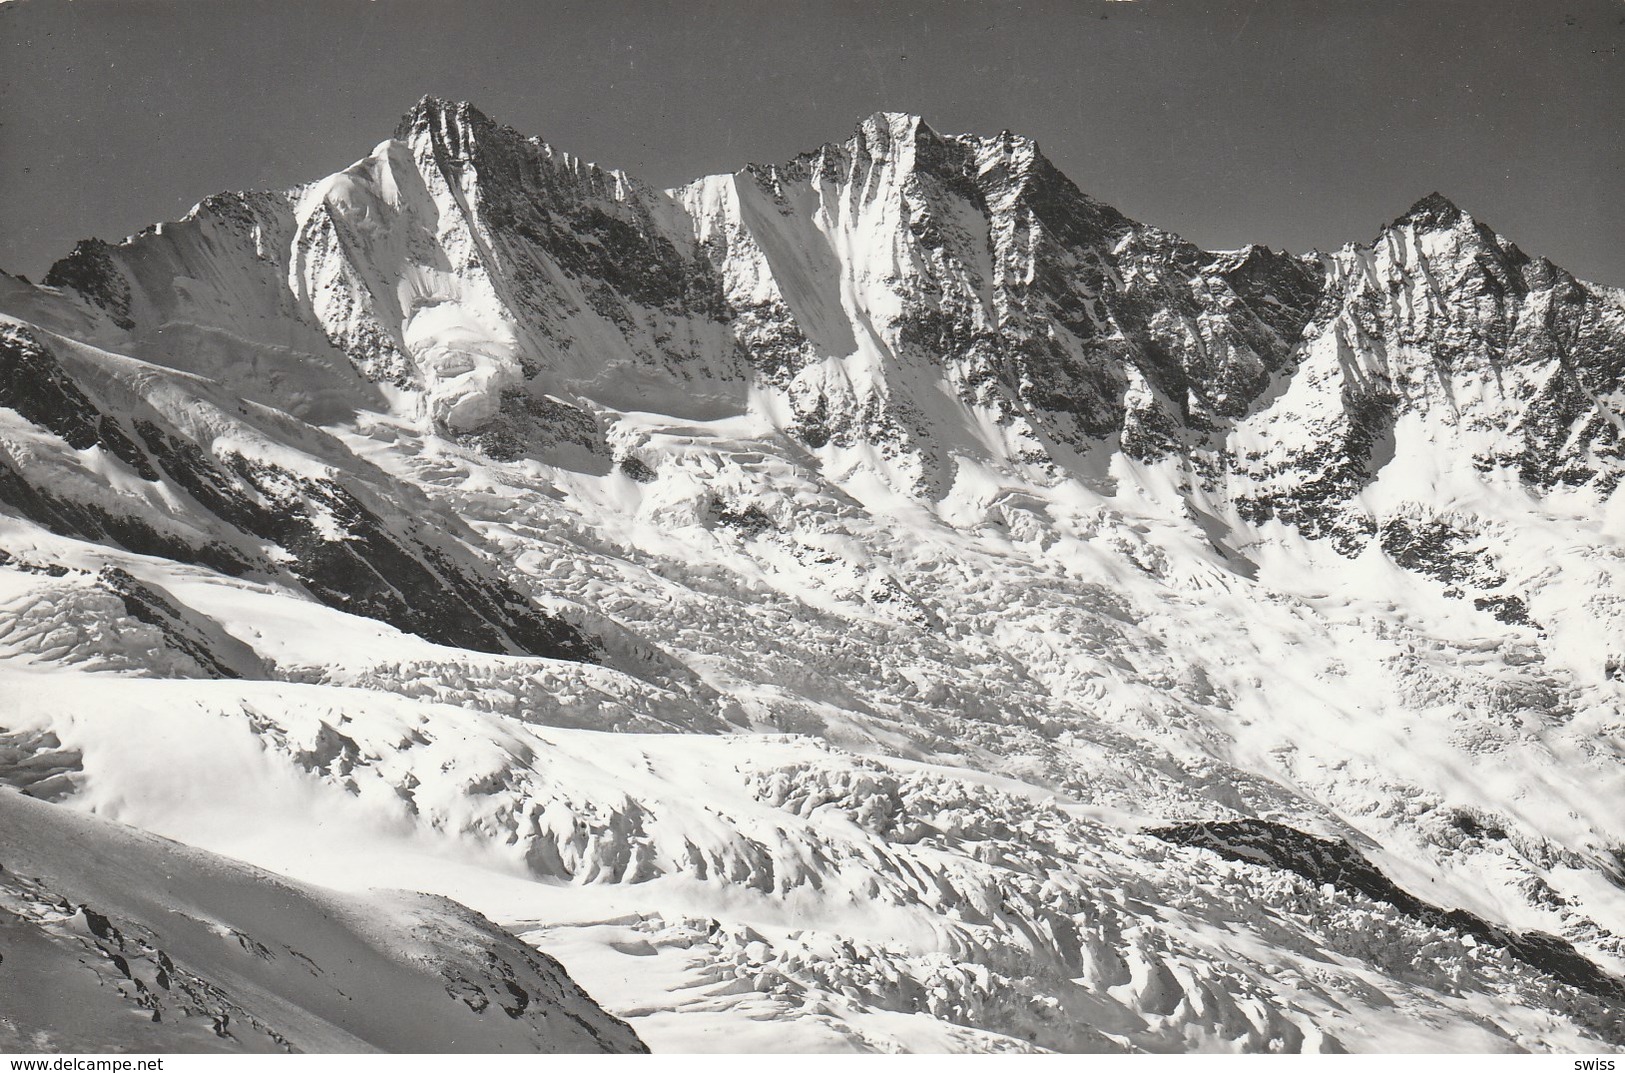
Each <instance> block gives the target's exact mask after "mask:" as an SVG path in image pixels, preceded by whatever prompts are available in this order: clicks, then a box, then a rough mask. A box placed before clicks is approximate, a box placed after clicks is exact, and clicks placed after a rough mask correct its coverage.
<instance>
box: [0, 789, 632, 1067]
mask: <svg viewBox="0 0 1625 1073" xmlns="http://www.w3.org/2000/svg"><path fill="white" fill-rule="evenodd" d="M0 866H3V871H0V944H3V947H4V954H5V960H4V962H3V963H0V973H3V974H4V976H3V977H0V979H3V980H4V981H5V995H6V999H5V1002H4V1005H3V1006H0V1046H4V1048H5V1049H6V1050H8V1051H11V1052H13V1053H15V1052H17V1051H31V1050H69V1051H87V1050H89V1051H94V1050H100V1049H103V1048H110V1047H111V1048H118V1049H124V1050H140V1051H279V1050H280V1051H372V1050H390V1051H448V1050H449V1051H516V1052H537V1051H541V1052H561V1051H607V1052H628V1051H639V1050H642V1049H643V1048H642V1046H641V1044H640V1043H639V1042H638V1039H637V1037H636V1036H635V1035H634V1034H633V1033H632V1031H631V1030H630V1029H629V1028H627V1027H626V1025H625V1024H623V1023H622V1022H620V1021H617V1020H616V1019H615V1018H613V1017H611V1016H609V1015H608V1014H606V1013H604V1011H603V1010H601V1009H599V1008H598V1006H597V1004H595V1003H594V1002H593V1001H592V1000H591V999H590V998H588V997H587V996H586V994H585V993H583V992H582V990H581V989H580V988H579V987H577V986H576V985H575V983H574V982H573V981H571V979H570V978H569V977H568V976H567V975H565V973H564V970H563V969H562V968H560V967H559V964H558V963H557V962H556V961H553V960H552V959H551V958H548V957H547V956H545V955H542V954H538V953H537V952H536V951H534V950H531V949H529V948H528V947H526V946H525V945H524V944H523V943H521V942H519V941H518V940H517V939H515V938H514V937H513V936H511V935H508V934H507V933H505V932H503V931H501V930H500V929H498V928H497V927H495V926H494V925H492V924H491V923H490V922H488V921H486V920H485V919H484V918H482V917H481V916H480V915H479V914H477V913H474V912H471V911H470V910H468V909H465V908H464V907H462V906H460V905H458V904H456V903H455V902H452V901H450V900H448V899H445V898H436V897H433V896H430V895H423V894H407V893H405V892H400V891H374V892H371V893H370V894H369V895H368V896H366V897H364V898H360V897H354V896H348V895H341V894H338V893H335V892H333V891H328V890H323V889H321V888H318V887H308V886H304V885H302V884H298V883H294V882H291V881H289V880H286V879H281V878H278V877H276V876H273V875H270V874H268V873H266V872H263V871H261V870H260V869H257V868H253V867H250V866H248V865H245V864H241V863H239V862H237V861H232V860H229V859H227V858H224V857H217V856H215V855H214V854H211V853H204V852H202V851H199V850H195V849H189V848H187V847H185V846H181V845H177V844H176V843H174V842H170V841H168V840H166V839H162V838H157V837H154V836H153V835H149V834H145V833H143V832H140V831H136V830H133V829H131V828H128V827H125V826H123V825H121V824H116V823H109V822H107V821H105V820H97V819H94V818H91V817H87V816H82V815H78V814H75V813H73V812H70V811H68V810H66V809H62V808H58V807H56V806H53V805H46V804H42V803H40V802H38V801H32V800H30V799H28V798H26V797H23V796H21V795H19V794H18V793H16V792H15V791H13V790H9V789H0Z"/></svg>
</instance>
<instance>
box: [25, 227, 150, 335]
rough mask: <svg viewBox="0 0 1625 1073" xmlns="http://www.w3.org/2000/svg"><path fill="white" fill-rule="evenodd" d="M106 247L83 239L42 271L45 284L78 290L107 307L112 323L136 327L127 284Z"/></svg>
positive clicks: (125, 327)
mask: <svg viewBox="0 0 1625 1073" xmlns="http://www.w3.org/2000/svg"><path fill="white" fill-rule="evenodd" d="M108 249H109V247H108V245H107V243H105V242H103V241H101V240H100V239H94V238H93V239H85V240H84V241H83V242H80V243H79V244H78V245H77V246H75V247H74V248H73V252H72V253H70V254H68V256H66V257H64V258H63V259H62V260H60V261H58V262H57V263H56V264H54V265H52V266H51V268H50V270H49V271H48V272H46V273H45V285H46V286H47V287H66V288H69V289H71V290H75V291H78V292H79V293H80V294H82V295H84V296H85V297H86V298H88V299H89V300H90V301H91V302H93V303H94V304H96V305H98V306H100V307H101V308H102V309H104V310H106V311H107V313H108V314H109V315H110V316H111V317H112V318H113V323H115V324H117V325H118V326H119V327H120V328H124V329H125V330H129V329H131V328H133V327H135V321H133V320H131V319H130V284H129V282H128V281H127V280H125V278H124V277H123V276H122V275H121V274H120V273H119V271H118V267H117V265H115V264H114V262H113V259H112V258H111V257H110V256H108Z"/></svg>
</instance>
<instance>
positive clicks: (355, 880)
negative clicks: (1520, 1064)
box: [0, 98, 1625, 1051]
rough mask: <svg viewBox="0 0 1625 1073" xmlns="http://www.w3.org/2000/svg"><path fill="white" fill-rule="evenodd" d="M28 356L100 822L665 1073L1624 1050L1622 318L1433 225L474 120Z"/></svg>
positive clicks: (23, 598) (170, 241) (211, 235)
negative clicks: (466, 915) (1254, 239)
mask: <svg viewBox="0 0 1625 1073" xmlns="http://www.w3.org/2000/svg"><path fill="white" fill-rule="evenodd" d="M0 317H3V319H0V659H3V661H4V663H3V666H0V782H5V783H8V784H10V785H12V786H15V787H18V788H20V789H22V790H23V792H25V793H27V794H28V795H30V796H32V797H36V798H39V799H41V800H45V801H51V802H54V803H55V806H54V807H56V808H59V809H63V810H76V811H78V812H88V813H95V814H97V815H99V816H102V817H105V818H109V819H117V820H121V821H123V822H126V823H130V824H134V825H136V826H138V827H141V828H144V829H147V830H150V831H154V832H157V833H159V834H162V835H164V836H167V837H169V838H174V839H178V840H181V841H183V842H185V843H188V844H191V845H194V846H198V847H202V848H204V849H207V850H211V851H214V852H217V853H226V854H230V855H231V856H234V857H237V858H240V859H243V860H247V861H252V862H253V863H254V864H255V865H257V866H260V867H264V868H269V869H272V870H275V871H277V872H279V873H282V874H284V875H288V876H291V877H294V878H295V879H297V880H299V881H302V882H317V883H322V884H325V885H328V886H332V887H336V888H341V889H346V890H356V891H361V890H364V889H366V888H370V887H373V886H376V885H378V883H380V882H387V883H388V884H389V885H391V886H401V887H408V888H416V889H421V890H425V891H431V892H434V893H436V894H440V895H446V896H450V897H455V898H458V899H459V900H461V901H463V902H465V903H467V904H469V905H472V906H474V907H475V908H477V909H478V910H479V911H481V912H483V913H485V914H487V915H488V916H490V917H491V918H492V919H495V920H498V921H499V922H501V924H502V925H503V926H505V927H507V928H509V929H510V930H511V931H513V932H514V933H515V934H520V935H522V936H523V937H524V939H525V940H526V941H527V942H529V943H531V944H533V945H534V946H535V947H537V948H539V949H541V950H546V951H548V952H549V953H551V954H553V955H556V956H558V957H560V958H562V959H563V960H564V961H565V963H566V964H567V965H568V966H569V969H570V971H571V973H572V974H574V975H575V976H576V978H577V979H579V980H581V981H582V983H583V985H584V986H585V987H587V988H588V990H590V991H591V992H592V993H593V995H594V996H595V997H596V998H597V999H598V1000H599V1001H601V1002H602V1003H603V1004H604V1005H605V1007H606V1008H607V1009H610V1010H611V1011H613V1012H614V1013H615V1014H617V1015H619V1016H622V1017H625V1018H626V1019H627V1020H628V1022H630V1023H631V1024H633V1025H635V1027H636V1029H637V1031H638V1033H639V1034H640V1036H641V1037H642V1038H643V1039H645V1040H647V1041H648V1042H649V1044H650V1045H651V1046H653V1047H654V1048H656V1049H708V1048H710V1049H740V1048H747V1049H764V1050H771V1049H808V1050H1000V1049H1021V1050H1030V1049H1060V1050H1116V1049H1124V1050H1137V1049H1138V1050H1200V1049H1208V1050H1260V1051H1269V1050H1275V1051H1281V1050H1303V1049H1321V1050H1339V1049H1343V1050H1381V1049H1398V1050H1419V1049H1459V1050H1480V1051H1491V1050H1505V1051H1516V1050H1552V1049H1557V1050H1579V1049H1595V1048H1597V1047H1599V1046H1620V1045H1625V1004H1622V1001H1621V994H1622V992H1621V987H1620V984H1619V980H1620V975H1621V971H1622V969H1625V764H1622V758H1625V721H1622V716H1621V712H1622V711H1625V499H1622V498H1621V496H1622V493H1621V492H1620V485H1621V479H1620V478H1621V475H1622V473H1625V462H1622V454H1621V451H1622V443H1625V441H1622V439H1621V435H1622V430H1625V421H1622V418H1621V411H1622V406H1625V383H1622V378H1625V295H1622V293H1621V292H1619V291H1617V290H1612V289H1609V288H1605V287H1598V286H1594V285H1592V284H1588V283H1584V282H1582V281H1579V280H1576V279H1574V278H1573V277H1572V276H1570V275H1568V274H1567V273H1566V272H1564V271H1563V270H1562V269H1560V268H1558V267H1556V266H1554V265H1552V264H1551V263H1549V262H1547V261H1545V260H1544V259H1541V258H1538V257H1532V256H1530V255H1528V254H1526V253H1524V252H1523V251H1521V250H1520V249H1519V248H1518V247H1517V246H1515V245H1513V244H1512V243H1511V242H1510V241H1508V240H1507V239H1505V238H1504V237H1502V236H1500V235H1498V234H1496V233H1495V232H1494V231H1493V230H1491V229H1490V228H1489V227H1488V226H1486V225H1485V224H1483V223H1482V222H1480V221H1477V220H1475V219H1473V218H1472V217H1471V216H1470V215H1468V214H1467V213H1465V212H1463V211H1462V210H1461V209H1460V208H1458V207H1457V206H1455V205H1453V204H1451V203H1450V202H1449V201H1448V200H1446V199H1445V198H1443V197H1440V196H1438V195H1433V196H1430V197H1428V198H1425V199H1423V200H1422V201H1421V202H1418V203H1417V205H1416V206H1414V207H1413V208H1412V209H1411V210H1410V211H1409V212H1407V213H1405V214H1404V215H1402V216H1401V217H1399V218H1398V219H1396V220H1395V221H1393V222H1392V223H1390V224H1389V225H1387V226H1386V227H1383V228H1382V229H1381V230H1380V232H1379V233H1378V234H1377V236H1376V238H1375V239H1374V240H1373V241H1372V242H1371V243H1369V244H1366V245H1356V244H1351V245H1349V246H1346V247H1344V248H1343V249H1341V250H1338V251H1336V252H1334V253H1331V254H1326V255H1319V254H1314V255H1304V256H1297V255H1292V254H1287V253H1280V252H1276V251H1271V250H1267V249H1263V248H1261V247H1248V248H1246V249H1243V250H1237V251H1228V252H1209V251H1203V250H1199V249H1197V248H1195V247H1194V246H1191V245H1190V244H1189V243H1186V242H1184V241H1183V240H1181V239H1179V238H1178V237H1177V236H1174V235H1171V234H1169V233H1167V232H1164V231H1161V230H1159V229H1157V228H1154V227H1150V226H1147V225H1144V224H1140V223H1137V222H1135V221H1133V220H1129V219H1127V218H1126V217H1124V216H1122V214H1120V213H1118V212H1116V211H1115V210H1113V209H1111V208H1110V207H1109V206H1106V205H1103V204H1101V203H1099V202H1097V201H1095V200H1094V199H1092V198H1090V197H1089V196H1088V195H1086V194H1084V193H1083V192H1081V191H1079V190H1078V189H1077V188H1076V187H1075V186H1074V185H1073V184H1072V183H1071V182H1070V181H1068V180H1067V179H1066V178H1065V176H1063V175H1061V174H1060V173H1059V172H1058V171H1057V170H1056V169H1055V167H1054V166H1053V165H1052V164H1050V163H1049V162H1048V161H1047V160H1046V159H1045V158H1044V156H1043V155H1042V153H1040V152H1039V150H1038V147H1037V146H1036V145H1034V144H1033V143H1032V142H1031V141H1030V140H1028V139H1024V138H1021V137H1019V136H1016V135H1012V134H1009V133H1004V134H1000V135H996V136H991V137H988V136H979V135H947V134H942V133H940V132H937V131H935V130H933V129H932V128H931V127H930V126H929V125H927V124H926V123H924V122H923V121H921V120H920V119H919V118H917V117H914V116H906V115H899V114H894V113H878V114H876V115H874V116H871V117H869V118H867V119H865V120H863V121H862V122H861V123H860V124H859V125H858V127H857V129H856V130H855V131H854V132H853V134H852V136H851V137H850V138H848V139H847V140H845V141H842V142H834V143H830V144H828V145H825V146H823V147H820V148H818V149H815V150H813V151H812V152H809V153H806V154H803V155H801V156H799V157H797V158H796V159H794V160H792V161H789V162H787V163H784V164H781V165H772V166H751V167H747V168H744V169H742V170H740V171H738V172H736V173H734V174H731V175H720V176H710V177H706V178H703V179H700V180H697V181H695V182H693V183H690V184H687V185H685V186H682V187H679V188H676V189H673V190H668V191H661V190H656V189H653V188H651V187H649V186H647V185H645V184H643V183H640V182H638V181H637V180H635V179H633V178H631V177H629V176H626V175H624V174H622V173H620V172H617V171H613V170H607V169H603V168H600V167H598V166H596V165H592V164H588V163H585V162H583V161H581V160H578V159H576V158H574V157H572V156H570V155H569V154H567V153H564V152H562V151H560V150H558V149H556V148H554V147H552V146H550V145H548V144H547V143H545V142H543V141H541V140H539V139H536V138H530V137H526V136H524V135H521V134H519V133H517V132H515V131H513V130H511V129H509V128H506V127H503V126H501V125H499V124H497V123H495V122H493V121H492V120H490V119H488V118H487V117H485V116H484V115H482V114H480V113H479V112H478V111H477V110H476V109H474V108H472V107H470V106H469V105H466V104H454V103H449V102H445V101H438V100H434V99H431V98H425V99H424V100H423V101H421V102H420V103H419V104H418V105H417V106H415V107H414V108H413V109H412V110H411V111H410V112H409V113H408V114H407V115H406V116H405V118H404V119H403V120H402V122H401V125H400V127H399V128H398V129H397V131H396V132H395V136H394V137H393V138H390V139H388V140H386V141H384V142H382V143H380V144H379V145H378V146H377V147H375V148H374V149H373V151H372V152H371V153H369V154H368V155H367V156H365V157H364V158H362V159H361V160H359V161H358V162H357V163H356V164H354V165H353V166H351V167H350V168H347V169H345V170H344V171H343V172H340V173H338V174H336V175H333V176H329V177H328V178H326V179H323V180H320V181H318V182H314V183H312V184H310V185H308V186H305V187H301V188H299V189H296V190H293V191H287V192H282V193H253V194H224V195H219V196H216V197H211V198H209V199H207V200H205V201H204V202H203V203H202V204H200V205H199V206H198V207H197V208H196V209H195V210H194V211H193V212H192V213H191V214H189V215H188V216H187V218H186V219H184V220H182V221H180V222H178V223H172V224H164V225H160V226H158V227H155V228H153V229H150V230H148V231H146V232H144V233H142V234H140V235H137V236H133V237H131V238H129V239H127V240H125V241H123V242H120V243H117V244H111V243H105V242H97V241H92V242H87V243H83V244H81V245H80V247H79V248H78V249H77V250H75V251H74V252H73V253H72V254H71V255H70V256H69V257H68V258H66V259H65V260H64V261H62V262H61V263H59V264H58V265H57V266H56V267H55V268H54V269H53V270H52V272H51V274H50V276H49V277H48V278H47V280H46V282H45V284H43V285H39V286H35V285H31V284H27V283H25V282H23V281H21V280H17V279H13V278H11V277H0ZM40 815H47V814H46V813H41V814H40ZM50 815H54V814H50ZM355 897H356V898H358V899H360V901H357V902H356V903H355V904H357V905H360V904H376V905H377V906H379V907H388V906H395V905H398V904H399V901H398V899H395V900H390V899H378V896H376V895H364V894H359V893H358V894H356V895H355ZM392 897H393V896H392ZM368 898H373V899H375V902H374V903H367V902H366V899H368ZM347 904H348V903H347ZM379 911H380V912H384V908H380V909H379ZM394 911H395V910H393V909H391V910H389V912H394ZM289 941H290V942H292V940H291V939H290V940H289ZM292 945H294V946H296V947H297V946H298V945H299V944H298V943H292ZM299 948H300V949H305V948H304V947H299ZM503 949H506V948H505V947H504V948H503ZM306 952H307V953H313V952H311V951H308V950H307V951H306ZM11 964H12V963H11V959H10V955H9V954H7V961H6V962H5V963H4V966H0V971H9V970H10V967H11ZM516 971H517V970H516ZM143 986H148V987H150V984H149V983H147V982H145V981H144V982H143ZM222 986H223V985H222ZM482 986H483V985H482ZM491 1001H492V1002H493V1003H496V1002H497V999H496V998H492V1000H491ZM0 1013H3V1011H0ZM486 1020H487V1021H490V1020H491V1018H490V1014H489V1013H488V1014H487V1015H486ZM507 1020H508V1019H507V1018H506V1017H504V1018H502V1023H504V1024H506V1023H507ZM267 1023H269V1022H267ZM59 1027H60V1026H59ZM87 1045H88V1044H87ZM97 1045H98V1046H102V1045H106V1046H112V1045H114V1041H113V1040H112V1039H111V1038H109V1039H107V1040H104V1041H102V1042H101V1043H99V1044H97Z"/></svg>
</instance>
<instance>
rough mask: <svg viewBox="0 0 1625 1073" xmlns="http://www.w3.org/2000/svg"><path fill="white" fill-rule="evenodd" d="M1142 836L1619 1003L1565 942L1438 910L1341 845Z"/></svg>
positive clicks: (1196, 828) (1273, 837)
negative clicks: (1309, 886)
mask: <svg viewBox="0 0 1625 1073" xmlns="http://www.w3.org/2000/svg"><path fill="white" fill-rule="evenodd" d="M1481 831H1482V829H1481ZM1146 833H1147V834H1150V835H1154V836H1156V837H1157V838H1160V839H1163V840H1164V841H1167V842H1172V843H1174V844H1175V845H1180V846H1194V847H1197V848H1199V849H1206V850H1211V851H1213V852H1214V853H1217V854H1219V855H1220V856H1221V857H1224V858H1226V859H1227V860H1232V861H1241V862H1243V863H1246V864H1255V865H1260V866H1262V867H1265V868H1276V869H1280V870H1282V871H1287V872H1293V873H1295V874H1297V875H1300V876H1302V877H1303V878H1304V879H1307V880H1308V881H1309V882H1311V883H1315V884H1321V883H1330V884H1331V885H1332V886H1334V887H1337V888H1338V889H1339V890H1342V891H1345V892H1347V893H1350V894H1359V895H1363V896H1364V897H1366V898H1369V899H1371V900H1372V901H1375V902H1382V903H1383V904H1385V905H1390V906H1392V907H1393V908H1395V909H1397V910H1398V911H1399V912H1401V913H1403V914H1405V915H1406V916H1408V917H1410V918H1411V919H1413V920H1416V921H1418V922H1420V923H1422V924H1425V925H1427V926H1429V927H1434V928H1440V929H1442V930H1447V931H1453V932H1456V933H1458V934H1461V935H1471V936H1472V937H1473V938H1474V939H1477V940H1478V941H1480V942H1483V943H1488V944H1490V945H1492V946H1497V947H1500V948H1501V949H1503V950H1505V951H1507V953H1509V954H1511V955H1512V956H1513V957H1515V958H1517V959H1518V960H1519V961H1522V962H1523V963H1524V964H1526V965H1529V966H1530V967H1532V968H1534V969H1538V970H1539V971H1541V972H1543V973H1546V974H1547V975H1548V976H1551V977H1552V978H1553V979H1556V980H1559V981H1561V982H1562V983H1565V984H1568V985H1569V986H1570V987H1574V988H1576V989H1578V990H1580V991H1584V992H1586V993H1588V994H1591V995H1595V996H1596V997H1598V998H1601V999H1606V1000H1608V1001H1611V1002H1617V1003H1625V980H1621V979H1620V978H1618V977H1616V976H1612V975H1610V974H1608V973H1606V972H1604V971H1603V970H1602V969H1600V968H1598V967H1597V965H1596V964H1595V963H1594V962H1592V961H1591V960H1589V959H1588V958H1586V957H1585V955H1583V954H1581V953H1580V952H1579V951H1578V950H1576V949H1575V948H1574V946H1573V944H1571V943H1569V942H1568V941H1567V940H1565V939H1561V938H1559V937H1557V936H1555V935H1547V934H1545V933H1542V932H1515V931H1513V930H1511V929H1510V928H1506V927H1503V926H1502V925H1499V924H1494V923H1491V922H1490V921H1487V920H1485V919H1483V918H1482V917H1479V916H1476V915H1474V914H1472V913H1469V912H1467V911H1466V910H1464V909H1442V908H1440V907H1439V906H1436V905H1433V904H1431V903H1429V902H1425V901H1423V900H1422V899H1420V898H1418V897H1416V896H1415V895H1413V894H1411V893H1409V892H1408V891H1406V890H1404V889H1403V888H1401V887H1400V886H1398V885H1397V884H1396V883H1394V881H1393V880H1391V879H1389V878H1388V877H1387V876H1386V875H1384V874H1383V873H1382V872H1381V871H1380V870H1378V869H1377V868H1376V867H1375V866H1374V865H1372V864H1371V862H1369V861H1367V860H1366V859H1365V857H1364V856H1362V855H1361V854H1360V852H1359V851H1358V850H1356V849H1354V848H1353V847H1352V846H1350V845H1349V844H1348V843H1347V842H1343V841H1341V840H1336V839H1329V838H1316V837H1315V836H1314V835H1310V834H1305V833H1304V832H1302V831H1299V830H1297V829H1295V828H1292V827H1288V826H1286V825H1285V824H1280V823H1274V822H1272V821H1269V820H1258V819H1244V820H1227V821H1214V822H1204V823H1186V824H1179V825H1176V826H1172V827H1158V828H1152V829H1150V830H1148V831H1147V832H1146ZM1483 833H1485V834H1487V833H1488V832H1487V831H1483Z"/></svg>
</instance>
